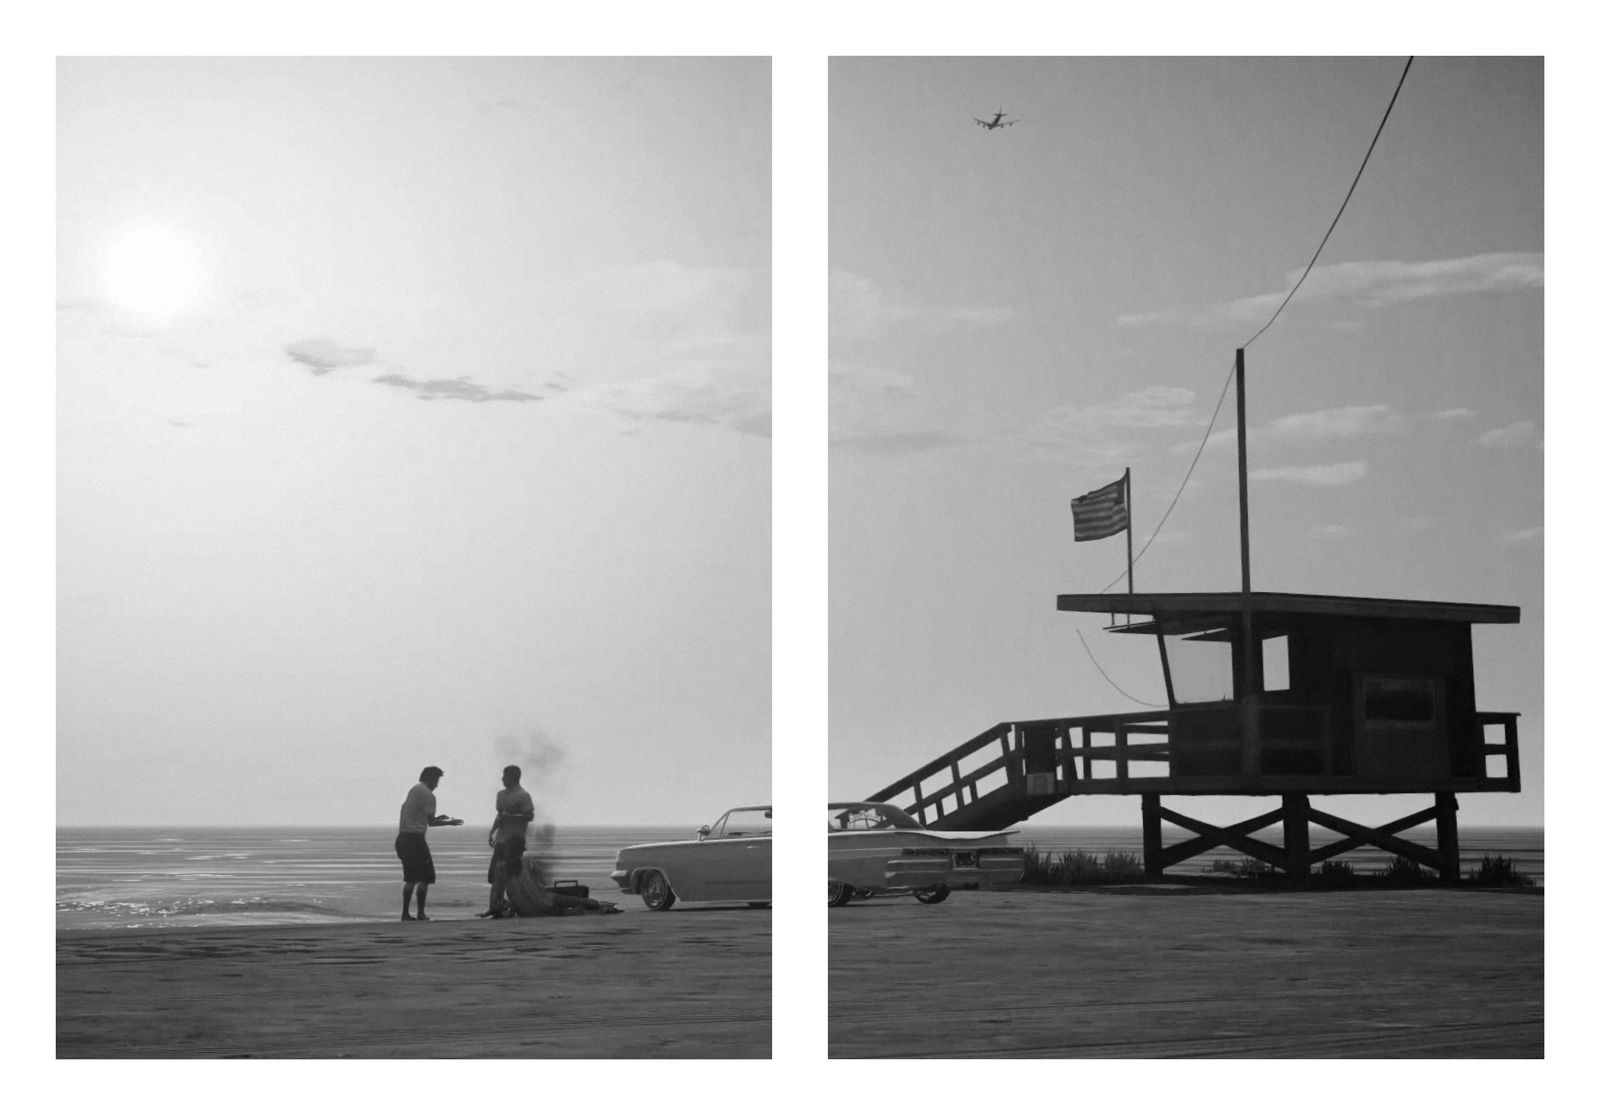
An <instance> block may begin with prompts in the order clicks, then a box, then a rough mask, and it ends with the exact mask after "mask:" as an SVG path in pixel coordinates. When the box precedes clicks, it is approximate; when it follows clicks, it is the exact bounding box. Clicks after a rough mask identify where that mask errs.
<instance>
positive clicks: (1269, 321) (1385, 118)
mask: <svg viewBox="0 0 1600 1115" xmlns="http://www.w3.org/2000/svg"><path fill="white" fill-rule="evenodd" d="M1414 61H1416V55H1412V56H1411V57H1409V58H1407V59H1406V68H1405V69H1403V70H1401V71H1400V81H1399V82H1398V83H1397V84H1396V85H1395V87H1394V96H1392V97H1390V98H1389V107H1388V108H1386V109H1384V110H1383V119H1382V120H1380V121H1378V130H1377V131H1376V132H1374V133H1373V136H1372V142H1371V143H1369V144H1368V145H1367V153H1366V156H1365V157H1363V158H1362V160H1361V166H1360V167H1359V168H1358V169H1357V170H1356V177H1355V181H1353V182H1351V183H1350V189H1349V190H1347V191H1346V192H1345V195H1344V201H1342V202H1341V203H1340V204H1339V211H1338V212H1337V213H1335V214H1334V215H1333V224H1331V225H1329V226H1328V231H1327V232H1325V233H1323V234H1322V243H1320V244H1318V245H1317V250H1316V251H1315V252H1314V253H1312V256H1311V262H1310V263H1308V264H1306V269H1305V272H1304V273H1303V274H1301V276H1300V281H1299V282H1297V283H1295V284H1294V286H1293V287H1292V288H1290V290H1289V293H1288V295H1286V296H1285V297H1284V300H1283V305H1281V306H1279V307H1278V308H1277V309H1276V310H1273V311H1272V316H1271V317H1269V318H1268V319H1267V324H1266V325H1263V326H1262V327H1261V328H1260V329H1257V330H1256V332H1255V337H1251V338H1250V340H1248V341H1246V342H1245V343H1244V344H1242V345H1240V346H1239V347H1240V348H1249V347H1250V346H1251V345H1252V344H1253V343H1254V342H1255V339H1256V337H1259V336H1261V334H1263V333H1265V332H1266V331H1267V330H1268V329H1270V328H1271V327H1272V323H1273V322H1275V321H1277V320H1278V315H1279V314H1281V313H1283V307H1284V306H1287V305H1288V304H1289V299H1290V298H1293V297H1294V293H1295V291H1297V290H1299V289H1300V283H1303V282H1305V281H1306V276H1307V275H1309V274H1311V269H1312V268H1313V267H1315V266H1316V265H1317V257H1318V256H1320V255H1321V254H1322V249H1323V248H1325V247H1327V246H1328V238H1329V237H1330V236H1332V235H1333V230H1334V228H1335V227H1337V226H1338V224H1339V218H1340V217H1342V216H1344V208H1345V206H1346V205H1349V204H1350V199H1351V198H1352V197H1354V196H1355V192H1356V185H1357V183H1359V182H1360V181H1361V173H1362V171H1364V170H1366V169H1367V160H1368V159H1371V158H1372V152H1373V149H1374V148H1376V147H1377V146H1378V137H1379V136H1381V135H1382V134H1383V126H1384V125H1385V124H1387V123H1388V122H1389V113H1391V112H1393V111H1394V103H1395V101H1397V100H1399V99H1400V86H1402V85H1404V84H1405V83H1406V74H1408V73H1410V72H1411V63H1412V62H1414Z"/></svg>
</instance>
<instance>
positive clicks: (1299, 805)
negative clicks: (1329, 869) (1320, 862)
mask: <svg viewBox="0 0 1600 1115" xmlns="http://www.w3.org/2000/svg"><path fill="white" fill-rule="evenodd" d="M1310 817H1311V803H1310V802H1309V801H1308V800H1307V799H1306V795H1304V794H1284V795H1283V858H1284V862H1285V864H1286V865H1287V870H1288V873H1289V878H1290V879H1291V880H1292V881H1293V882H1294V883H1295V884H1296V885H1298V886H1307V885H1308V884H1310V882H1311V828H1310Z"/></svg>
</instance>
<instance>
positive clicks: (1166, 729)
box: [871, 592, 1521, 881]
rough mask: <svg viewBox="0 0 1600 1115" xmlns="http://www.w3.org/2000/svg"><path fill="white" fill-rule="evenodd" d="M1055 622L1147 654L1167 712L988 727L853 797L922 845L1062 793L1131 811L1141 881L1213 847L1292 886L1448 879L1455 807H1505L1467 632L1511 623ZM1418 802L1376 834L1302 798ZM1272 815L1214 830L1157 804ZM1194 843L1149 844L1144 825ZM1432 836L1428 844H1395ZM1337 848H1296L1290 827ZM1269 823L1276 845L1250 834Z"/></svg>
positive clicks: (1417, 608)
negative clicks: (914, 833) (1428, 874)
mask: <svg viewBox="0 0 1600 1115" xmlns="http://www.w3.org/2000/svg"><path fill="white" fill-rule="evenodd" d="M1056 606H1057V608H1058V610H1060V611H1065V612H1087V613H1104V614H1107V615H1108V616H1115V615H1126V616H1127V617H1128V618H1127V620H1126V621H1125V622H1122V623H1120V624H1113V625H1112V626H1111V627H1110V628H1109V630H1111V631H1114V632H1118V633H1122V634H1128V635H1142V636H1145V637H1148V638H1152V639H1153V640H1154V643H1155V648H1154V649H1155V650H1156V652H1157V653H1158V654H1159V656H1160V659H1161V667H1162V675H1163V677H1164V679H1165V684H1166V690H1167V700H1168V705H1169V707H1168V709H1167V710H1165V711H1157V712H1153V713H1151V712H1141V713H1112V714H1107V715H1100V716H1081V717H1064V718H1060V719H1052V720H1030V721H1014V722H1010V723H1002V724H997V725H995V726H994V727H993V728H990V729H989V730H988V731H986V732H984V733H982V734H980V735H978V736H976V737H974V738H973V739H970V740H968V741H967V742H966V743H964V744H962V745H961V746H960V747H957V748H955V749H954V750H952V751H950V752H949V753H947V754H945V755H943V756H941V757H939V758H938V759H936V760H934V761H933V762H931V763H929V764H927V765H926V766H924V767H922V768H921V769H919V770H917V771H915V772H913V773H912V774H910V775H908V776H907V777H905V778H902V779H900V780H899V781H898V782H895V783H893V784H892V785H890V786H886V787H884V788H883V789H882V790H880V791H878V792H877V793H876V794H873V795H871V797H872V798H873V799H874V800H879V801H893V802H894V803H895V804H897V805H900V806H901V807H902V808H904V809H906V810H907V811H908V812H910V813H912V814H913V815H915V816H917V817H918V818H919V819H920V820H922V821H923V823H924V824H927V825H929V826H930V827H933V828H950V829H980V828H1003V827H1007V826H1009V825H1013V824H1015V823H1017V822H1018V821H1021V820H1025V819H1026V818H1028V817H1030V816H1032V815H1034V814H1035V813H1037V812H1039V811H1040V810H1042V809H1045V808H1047V807H1049V806H1051V805H1054V804H1056V803H1057V802H1059V801H1062V800H1064V799H1065V798H1068V797H1071V796H1074V795H1105V794H1119V795H1130V794H1137V795H1139V796H1140V798H1141V801H1142V806H1143V818H1144V864H1145V870H1146V872H1147V873H1148V874H1151V875H1156V876H1159V875H1160V874H1161V873H1162V872H1163V870H1164V869H1165V868H1167V867H1171V866H1173V865H1174V864H1177V863H1180V862H1182V861H1184V860H1186V859H1189V858H1191V857H1193V856H1196V855H1200V854H1202V853H1204V852H1208V851H1210V850H1212V849H1214V848H1217V847H1219V846H1226V847H1229V848H1233V849H1235V850H1237V851H1239V852H1242V853H1244V854H1246V855H1249V856H1253V857H1255V858H1257V859H1260V860H1262V861H1264V862H1266V863H1268V864H1271V865H1272V866H1273V867H1276V868H1278V869H1279V870H1281V871H1284V872H1285V873H1287V874H1288V875H1289V876H1290V877H1291V878H1292V879H1296V880H1299V881H1304V880H1306V879H1308V878H1309V876H1310V873H1311V869H1312V866H1313V864H1315V863H1317V862H1320V861H1322V860H1326V859H1331V858H1333V857H1335V856H1339V855H1343V854H1345V853H1347V852H1349V851H1350V850H1351V849H1353V848H1356V847H1360V846H1362V845H1372V846H1374V847H1377V848H1380V849H1383V850H1385V851H1388V852H1392V853H1393V854H1395V855H1397V856H1403V857H1405V858H1407V859H1411V860H1414V861H1415V862H1417V863H1421V864H1424V865H1426V866H1428V867H1431V868H1433V869H1434V870H1436V871H1438V872H1439V874H1440V876H1441V877H1442V878H1444V879H1446V880H1455V879H1456V878H1458V875H1459V869H1458V867H1457V863H1458V858H1459V851H1458V846H1457V842H1456V824H1455V815H1456V808H1457V805H1456V795H1457V794H1461V793H1480V792H1510V793H1515V792H1517V791H1518V790H1520V788H1521V785H1520V774H1519V768H1518V756H1517V714H1516V713H1513V712H1485V711H1483V710H1480V709H1479V708H1478V706H1477V697H1476V686H1475V683H1474V679H1473V662H1472V627H1473V625H1474V624H1479V623H1516V622H1517V621H1518V620H1519V618H1520V616H1519V610H1518V609H1517V608H1514V607H1504V606H1493V605H1481V604H1451V603H1439V602H1432V601H1415V600H1382V599H1371V598H1365V597H1348V596H1314V595H1302V594H1293V593H1259V592H1258V593H1253V594H1250V596H1249V597H1248V599H1247V598H1246V597H1245V595H1244V594H1242V593H1146V594H1121V595H1094V596H1072V595H1067V596H1060V597H1058V598H1057V601H1056ZM1339 794H1428V795H1431V796H1432V797H1433V805H1432V806H1431V807H1429V808H1427V809H1424V810H1422V811H1420V812H1415V813H1412V814H1410V815H1408V816H1405V817H1402V818H1399V819H1397V820H1395V821H1394V822H1392V823H1389V824H1386V825H1383V826H1381V827H1379V828H1370V827H1368V826H1365V825H1361V824H1357V823H1355V822H1353V821H1349V820H1345V819H1343V818H1340V817H1336V816H1333V815H1332V814H1329V813H1327V812H1324V811H1322V810H1319V809H1313V808H1312V807H1311V805H1310V803H1309V800H1308V799H1309V798H1310V797H1311V796H1327V795H1339ZM1212 795H1244V796H1252V797H1275V798H1278V799H1279V800H1280V802H1281V804H1280V805H1279V806H1278V807H1277V808H1275V809H1273V810H1271V811H1270V812H1267V813H1263V814H1262V815H1260V816H1258V817H1254V818H1252V819H1251V820H1248V821H1244V822H1241V823H1239V824H1234V825H1229V826H1226V827H1221V826H1217V825H1213V824H1208V823H1206V822H1204V821H1201V820H1196V819H1194V818H1191V817H1187V816H1185V815H1183V814H1181V813H1177V812H1175V811H1173V810H1172V809H1170V808H1167V807H1166V806H1164V805H1163V804H1162V798H1163V797H1164V796H1184V797H1190V796H1193V797H1204V796H1212ZM1163 821H1165V822H1169V823H1171V824H1174V825H1178V826H1181V827H1183V828H1185V829H1188V830H1189V831H1191V832H1193V833H1195V834H1196V835H1195V836H1194V838H1193V839H1190V840H1187V841H1185V842H1183V843H1179V844H1174V845H1171V846H1163V843H1162V828H1161V825H1162V822H1163ZM1429 821H1431V822H1433V824H1434V828H1435V834H1436V840H1435V846H1434V847H1428V846H1426V845H1424V844H1420V843H1418V842H1416V841H1415V840H1410V839H1406V838H1404V837H1402V836H1401V835H1399V834H1400V833H1402V832H1405V831H1406V830H1408V829H1411V828H1413V827H1415V826H1418V825H1421V824H1424V823H1426V822H1429ZM1312 824H1316V825H1320V826H1322V827H1323V828H1326V829H1329V830H1331V831H1333V832H1335V833H1338V834H1340V835H1341V836H1342V837H1343V839H1340V840H1337V841H1335V842H1333V843H1330V844H1325V845H1323V846H1321V847H1319V848H1316V849H1313V848H1312V847H1311V843H1310V834H1309V830H1310V826H1311V825H1312ZM1271 825H1281V829H1282V833H1283V843H1282V846H1276V845H1273V844H1270V843H1268V842H1266V841H1265V840H1262V839H1259V838H1257V837H1255V836H1252V835H1251V834H1252V833H1255V832H1257V831H1258V830H1260V829H1264V828H1267V827H1268V826H1271Z"/></svg>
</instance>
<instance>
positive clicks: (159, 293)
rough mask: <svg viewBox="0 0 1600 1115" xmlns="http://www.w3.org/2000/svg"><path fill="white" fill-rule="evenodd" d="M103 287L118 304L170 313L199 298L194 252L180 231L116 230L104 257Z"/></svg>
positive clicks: (144, 311) (197, 261) (197, 259)
mask: <svg viewBox="0 0 1600 1115" xmlns="http://www.w3.org/2000/svg"><path fill="white" fill-rule="evenodd" d="M105 280H106V292H107V294H109V295H110V297H111V301H112V302H113V303H115V304H116V305H117V306H118V307H119V308H120V309H123V310H126V311H129V312H131V313H135V314H139V315H142V316H147V317H156V318H171V317H174V316H176V315H178V314H181V313H183V312H184V311H186V310H190V309H193V308H194V306H195V304H196V303H197V302H198V301H199V297H200V255H199V253H198V252H197V251H196V250H195V246H194V243H193V241H191V240H190V238H189V237H187V236H185V235H184V234H183V233H181V232H178V231H176V230H174V229H171V228H165V227H163V226H160V225H140V226H138V227H135V228H130V229H127V230H125V231H124V232H122V233H121V234H120V235H119V236H118V237H117V238H116V239H115V240H114V241H112V244H111V251H110V253H109V254H108V255H107V257H106V269H105Z"/></svg>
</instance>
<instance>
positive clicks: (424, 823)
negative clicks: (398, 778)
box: [400, 782, 438, 832]
mask: <svg viewBox="0 0 1600 1115" xmlns="http://www.w3.org/2000/svg"><path fill="white" fill-rule="evenodd" d="M437 809H438V804H437V803H436V802H435V800H434V797H433V791H432V790H430V789H428V787H427V786H426V785H425V784H423V783H421V782H418V783H417V784H416V785H415V786H413V787H411V792H410V793H409V794H407V795H406V801H405V804H404V805H402V806H401V807H400V831H401V832H427V831H428V818H429V817H432V816H433V815H434V813H435V811H436V810H437Z"/></svg>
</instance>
